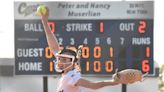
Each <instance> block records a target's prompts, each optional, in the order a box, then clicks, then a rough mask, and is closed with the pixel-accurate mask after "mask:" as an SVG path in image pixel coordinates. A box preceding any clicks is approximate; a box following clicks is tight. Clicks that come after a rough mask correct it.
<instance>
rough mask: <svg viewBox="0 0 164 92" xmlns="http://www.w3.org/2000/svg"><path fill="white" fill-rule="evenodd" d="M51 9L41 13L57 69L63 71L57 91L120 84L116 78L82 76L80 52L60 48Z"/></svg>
mask: <svg viewBox="0 0 164 92" xmlns="http://www.w3.org/2000/svg"><path fill="white" fill-rule="evenodd" d="M48 15H49V10H48V8H47V12H46V14H43V13H42V14H41V15H40V16H41V20H42V24H43V26H44V30H45V34H46V38H47V42H48V45H49V47H50V49H51V51H52V52H53V54H54V56H55V57H56V63H55V64H56V65H55V66H56V67H55V69H56V71H57V72H60V73H61V78H60V79H59V82H58V87H57V91H56V92H83V87H85V88H90V89H99V88H102V87H105V86H113V85H117V84H119V83H118V82H116V81H114V80H106V81H101V82H91V81H88V80H86V79H83V78H81V73H80V66H79V64H78V60H79V58H78V54H77V51H74V50H72V49H69V48H65V49H63V50H62V51H60V50H59V44H58V41H57V39H56V36H55V35H54V34H53V33H52V32H51V30H50V28H49V26H48V24H47V23H48Z"/></svg>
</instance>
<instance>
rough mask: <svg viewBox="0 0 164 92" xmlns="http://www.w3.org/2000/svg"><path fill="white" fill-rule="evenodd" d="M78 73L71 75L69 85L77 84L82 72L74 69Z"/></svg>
mask: <svg viewBox="0 0 164 92" xmlns="http://www.w3.org/2000/svg"><path fill="white" fill-rule="evenodd" d="M74 72H76V73H72V74H70V75H69V77H70V80H69V81H68V84H69V85H72V86H75V84H76V83H77V82H78V80H79V79H80V78H81V74H80V72H78V71H74Z"/></svg>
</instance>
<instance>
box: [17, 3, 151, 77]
mask: <svg viewBox="0 0 164 92" xmlns="http://www.w3.org/2000/svg"><path fill="white" fill-rule="evenodd" d="M95 3H96V4H98V2H95ZM21 4H22V3H20V2H15V11H17V9H18V8H20V7H21V6H20V5H21ZM40 4H44V5H47V6H48V7H49V9H50V19H49V22H48V25H49V27H50V28H51V31H52V32H53V33H54V34H55V35H56V37H57V39H58V42H59V44H60V49H61V50H62V49H63V47H66V46H69V47H73V48H77V47H78V46H79V45H83V46H84V47H83V48H82V56H81V62H80V63H81V68H82V74H84V75H93V76H94V75H100V76H104V75H105V76H111V75H112V74H114V73H115V70H116V69H119V70H122V69H127V68H131V69H139V70H141V71H142V72H143V73H146V72H148V73H149V76H153V75H154V59H153V22H154V20H153V1H152V2H150V1H144V2H103V3H101V4H102V6H103V5H106V4H108V5H109V6H110V7H111V8H109V10H111V11H110V12H109V10H108V9H106V10H105V8H103V7H99V8H94V9H93V12H95V11H97V12H100V16H99V18H98V16H97V17H95V16H96V15H95V16H91V15H90V16H89V15H85V14H84V15H83V16H82V15H81V16H80V15H79V16H75V15H74V16H73V15H72V16H73V17H70V15H69V12H70V11H73V9H75V10H74V12H76V11H78V10H79V9H81V10H82V12H83V11H84V10H85V8H86V10H89V8H91V6H89V5H92V3H91V2H88V4H87V5H88V6H87V7H85V8H84V7H83V8H82V7H81V8H77V7H73V6H72V8H65V7H60V6H59V5H61V4H65V3H60V2H52V3H49V2H47V3H40ZM67 4H71V5H74V6H78V5H85V3H83V2H81V3H76V2H71V3H67ZM116 4H122V6H120V7H122V8H123V9H120V10H119V11H120V12H121V13H123V14H122V16H121V15H119V14H120V13H118V12H116V11H115V10H117V9H118V8H113V7H112V6H114V5H116ZM26 5H27V6H31V7H32V6H33V7H36V5H37V3H35V2H33V3H26ZM123 5H125V6H126V8H124V7H125V6H123ZM150 5H151V6H150ZM54 7H57V8H54ZM92 8H93V6H92ZM99 9H104V10H105V11H106V13H104V12H101V11H100V10H99ZM59 10H65V12H64V13H65V15H64V14H63V15H61V16H59V15H58V14H53V12H56V13H59V14H60V12H59ZM124 11H126V12H124ZM51 12H52V13H51ZM67 13H68V15H66V14H67ZM108 13H109V14H111V13H113V15H112V14H111V15H109V16H108ZM124 13H125V14H124ZM51 14H52V16H51ZM15 15H17V16H16V17H15V73H16V75H56V74H57V72H56V71H55V69H54V68H55V65H54V60H55V57H54V56H53V54H52V52H51V51H50V49H49V48H48V44H47V40H46V36H45V33H44V29H43V26H42V23H41V20H40V18H39V17H38V16H35V15H31V14H29V15H28V16H24V17H23V15H21V14H20V13H19V12H18V14H17V12H15ZM114 15H115V16H114Z"/></svg>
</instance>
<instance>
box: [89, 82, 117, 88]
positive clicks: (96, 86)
mask: <svg viewBox="0 0 164 92" xmlns="http://www.w3.org/2000/svg"><path fill="white" fill-rule="evenodd" d="M117 84H119V83H116V82H114V81H113V80H106V81H102V82H97V83H94V86H93V87H92V89H99V88H102V87H105V86H114V85H117Z"/></svg>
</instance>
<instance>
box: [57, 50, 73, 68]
mask: <svg viewBox="0 0 164 92" xmlns="http://www.w3.org/2000/svg"><path fill="white" fill-rule="evenodd" d="M63 54H65V55H70V54H69V53H63ZM58 60H59V62H58V64H57V66H58V67H59V68H60V69H66V68H67V67H69V66H71V65H72V60H71V58H68V57H58Z"/></svg>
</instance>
